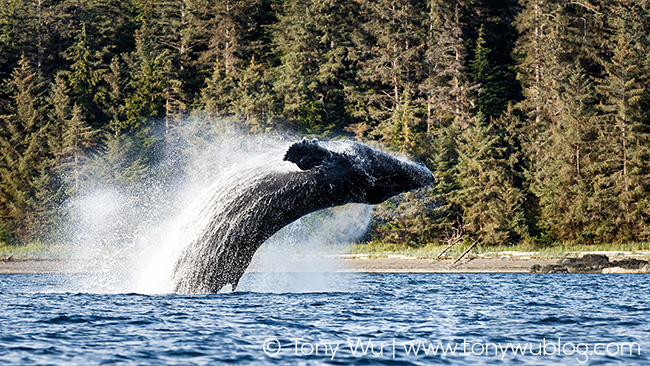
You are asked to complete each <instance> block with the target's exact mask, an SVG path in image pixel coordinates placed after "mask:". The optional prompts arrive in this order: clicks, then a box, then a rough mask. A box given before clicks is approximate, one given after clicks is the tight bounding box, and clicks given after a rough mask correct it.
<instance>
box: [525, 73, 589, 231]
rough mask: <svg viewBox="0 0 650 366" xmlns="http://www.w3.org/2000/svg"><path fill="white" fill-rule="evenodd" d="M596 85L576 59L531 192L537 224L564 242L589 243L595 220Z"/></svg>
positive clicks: (549, 132)
mask: <svg viewBox="0 0 650 366" xmlns="http://www.w3.org/2000/svg"><path fill="white" fill-rule="evenodd" d="M596 101H597V95H596V90H595V86H594V83H593V81H592V80H591V78H590V77H589V75H588V74H587V72H586V70H585V69H584V68H583V67H582V66H581V65H580V63H579V62H578V61H576V62H575V64H574V65H573V66H572V68H571V75H570V77H569V79H568V80H567V86H566V89H565V90H564V91H563V93H562V95H561V98H560V99H559V100H558V103H559V105H558V107H559V108H558V111H559V112H560V117H559V118H558V123H555V124H551V125H550V126H549V131H548V138H547V139H546V142H545V145H544V146H545V152H546V153H545V155H544V156H543V157H542V158H541V159H540V167H539V169H537V170H536V175H535V181H534V182H535V183H534V186H533V190H534V191H535V192H536V193H537V195H538V196H539V197H540V212H539V215H540V217H539V223H538V226H539V227H540V228H542V229H543V230H544V232H546V233H547V234H548V235H550V236H551V237H553V238H556V239H559V240H563V241H573V240H583V241H585V240H586V241H590V240H591V239H592V233H590V232H589V229H588V227H589V226H590V225H591V222H592V220H593V217H592V216H591V215H590V213H589V211H590V208H589V200H590V197H591V196H592V195H593V190H592V188H591V187H592V179H593V170H594V159H595V158H596V156H597V151H596V150H595V145H597V144H599V143H601V141H598V140H597V133H598V128H597V126H596V125H595V118H596V115H595V113H596V110H595V103H596Z"/></svg>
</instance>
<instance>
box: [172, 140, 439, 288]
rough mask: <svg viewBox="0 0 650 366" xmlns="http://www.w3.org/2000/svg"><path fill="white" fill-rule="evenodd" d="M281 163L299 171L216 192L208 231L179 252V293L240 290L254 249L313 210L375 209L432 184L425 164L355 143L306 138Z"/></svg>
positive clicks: (263, 173)
mask: <svg viewBox="0 0 650 366" xmlns="http://www.w3.org/2000/svg"><path fill="white" fill-rule="evenodd" d="M283 160H284V161H287V162H290V163H293V164H295V165H296V166H297V168H298V169H295V168H294V169H293V170H286V169H285V170H278V169H275V170H274V169H257V170H255V171H253V172H247V173H245V174H244V173H242V174H244V175H242V177H235V179H234V181H233V183H232V184H230V185H227V186H225V187H223V188H222V189H219V190H217V191H216V192H215V193H214V194H213V196H212V197H211V198H210V200H209V202H207V203H206V205H205V208H204V210H202V212H201V214H200V215H201V216H202V217H203V218H204V221H203V222H204V224H203V227H201V228H199V230H198V232H199V234H198V235H196V237H194V238H192V239H191V241H190V242H189V243H187V245H186V246H185V247H184V248H183V249H182V250H181V251H180V254H179V255H178V258H177V259H176V263H175V265H174V269H173V273H172V281H173V285H174V290H175V291H176V292H179V293H214V292H218V291H219V290H221V289H222V288H223V287H224V286H226V285H228V284H230V285H232V289H233V290H235V288H236V287H237V284H238V283H239V280H240V279H241V277H242V275H243V274H244V272H245V270H246V268H247V267H248V265H249V264H250V262H251V260H252V258H253V255H254V254H255V252H256V251H257V249H258V248H259V247H260V246H261V245H262V243H264V241H266V240H267V239H268V238H270V237H271V236H272V235H273V234H274V233H276V232H277V231H279V230H280V229H282V228H283V227H284V226H286V225H288V224H290V223H291V222H293V221H295V220H297V219H299V218H300V217H302V216H304V215H306V214H309V213H311V212H314V211H317V210H320V209H324V208H328V207H333V206H339V205H344V204H346V203H367V204H378V203H381V202H383V201H385V200H386V199H388V198H390V197H392V196H395V195H397V194H400V193H402V192H406V191H409V190H413V189H418V188H422V187H426V186H428V185H430V184H432V183H433V182H434V178H433V174H432V173H431V172H430V171H429V170H428V169H427V168H426V167H425V166H424V165H422V164H417V163H411V162H408V161H405V160H402V159H398V158H396V157H394V156H392V155H390V154H387V153H385V152H382V151H380V150H377V149H374V148H372V147H369V146H367V145H364V144H361V143H358V142H352V141H329V142H320V141H317V140H307V139H304V140H302V141H300V142H296V143H294V144H292V145H291V146H290V147H289V148H288V150H287V151H286V153H285V154H284V158H283Z"/></svg>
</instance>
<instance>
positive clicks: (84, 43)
mask: <svg viewBox="0 0 650 366" xmlns="http://www.w3.org/2000/svg"><path fill="white" fill-rule="evenodd" d="M75 40H76V43H75V44H74V45H73V46H72V47H70V49H69V50H68V51H67V59H68V61H70V62H71V65H70V72H69V73H68V84H69V85H70V96H71V98H72V101H73V103H75V104H77V105H78V106H79V109H80V112H81V113H82V114H83V116H84V118H85V119H87V120H88V121H90V122H91V123H92V124H93V125H94V126H96V127H102V125H103V123H104V121H103V120H102V117H103V116H102V115H101V110H100V109H99V107H98V105H97V103H96V102H97V98H96V95H97V92H98V87H99V85H100V83H101V82H102V81H103V75H104V72H105V70H103V69H101V68H100V67H99V61H98V60H97V55H95V54H94V52H93V51H91V49H90V46H89V44H88V37H87V34H86V25H85V24H82V27H81V31H80V32H79V34H78V35H77V37H76V38H75Z"/></svg>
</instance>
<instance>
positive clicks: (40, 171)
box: [0, 57, 55, 243]
mask: <svg viewBox="0 0 650 366" xmlns="http://www.w3.org/2000/svg"><path fill="white" fill-rule="evenodd" d="M6 87H7V88H8V89H9V93H10V96H11V97H10V99H9V100H7V101H6V103H7V105H5V106H3V107H4V110H5V114H4V115H3V116H2V119H1V120H0V123H1V124H2V125H1V127H2V128H0V152H1V153H0V178H1V179H0V182H1V183H0V222H2V224H0V226H2V228H3V230H4V231H7V232H10V233H12V234H13V236H14V238H15V239H16V240H18V242H21V243H24V242H26V241H28V240H31V239H34V238H36V237H38V236H40V235H44V234H46V231H47V225H48V224H50V223H51V220H52V216H51V211H50V209H51V208H52V206H53V205H54V203H55V202H52V200H53V197H52V195H51V194H49V193H50V187H51V183H52V181H51V177H50V171H49V170H50V167H51V161H50V158H49V156H48V154H47V150H46V146H47V144H46V139H47V125H46V123H45V119H44V116H43V114H42V110H43V107H44V100H43V81H42V79H41V76H40V74H39V73H38V72H37V71H35V70H34V69H32V67H31V66H30V65H29V63H28V61H27V59H26V58H25V57H23V58H22V59H21V60H20V62H19V64H18V67H17V68H16V69H15V70H14V71H13V73H12V78H11V80H10V81H8V83H7V84H6Z"/></svg>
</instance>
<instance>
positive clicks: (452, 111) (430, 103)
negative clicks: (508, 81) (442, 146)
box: [419, 0, 470, 134]
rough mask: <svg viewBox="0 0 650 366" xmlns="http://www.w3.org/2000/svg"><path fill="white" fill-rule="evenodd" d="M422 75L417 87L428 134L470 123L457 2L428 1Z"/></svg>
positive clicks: (463, 50) (463, 49) (463, 48)
mask: <svg viewBox="0 0 650 366" xmlns="http://www.w3.org/2000/svg"><path fill="white" fill-rule="evenodd" d="M428 10H429V13H428V14H429V16H428V18H427V19H426V20H425V26H426V29H427V35H426V42H427V44H426V48H427V49H426V53H425V58H424V61H423V63H424V68H425V70H424V72H425V76H426V78H425V79H424V80H423V81H422V83H421V84H420V85H419V90H420V92H422V94H423V96H422V97H423V99H424V100H423V103H424V104H425V105H426V125H427V128H426V130H427V132H429V133H431V134H432V133H434V132H435V131H434V130H435V129H436V128H445V127H447V126H449V125H450V124H451V123H452V122H453V121H454V120H455V119H461V120H469V105H470V103H469V95H468V87H467V83H466V80H465V79H466V76H465V65H464V64H465V57H466V53H467V52H466V50H465V46H464V44H463V43H464V42H463V38H462V24H461V23H460V4H459V2H458V1H453V2H448V1H440V0H430V1H429V9H428Z"/></svg>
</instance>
